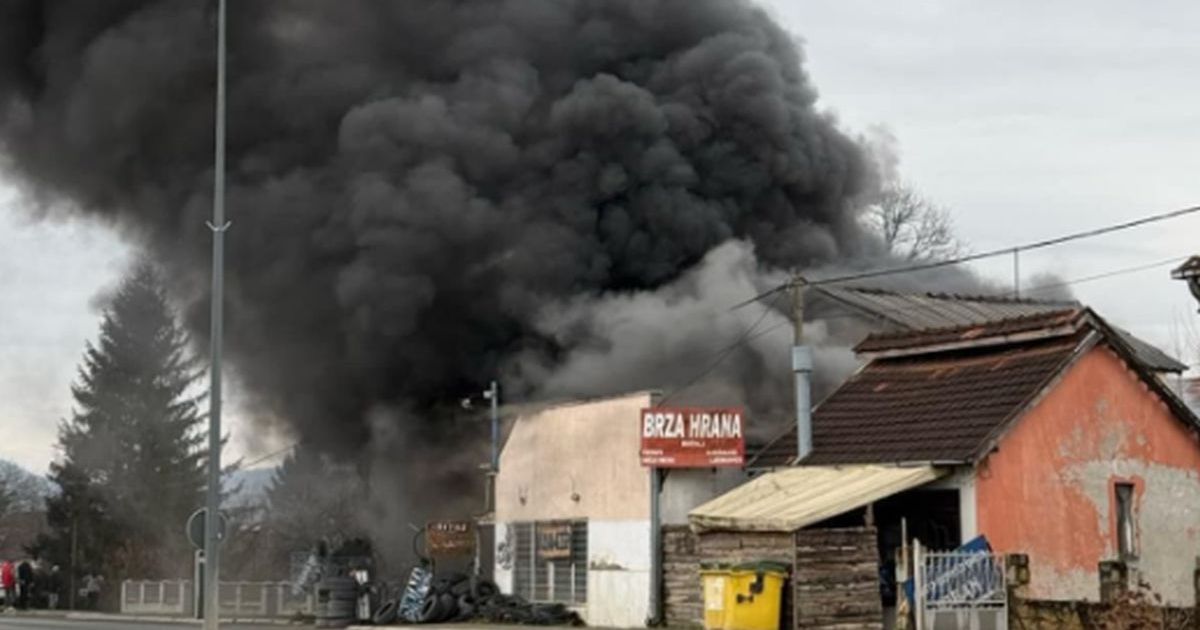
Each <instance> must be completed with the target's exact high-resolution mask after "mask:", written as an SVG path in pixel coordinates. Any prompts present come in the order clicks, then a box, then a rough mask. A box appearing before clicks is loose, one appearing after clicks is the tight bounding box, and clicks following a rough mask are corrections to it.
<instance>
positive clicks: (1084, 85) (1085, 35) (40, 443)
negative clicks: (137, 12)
mask: <svg viewBox="0 0 1200 630" xmlns="http://www.w3.org/2000/svg"><path fill="white" fill-rule="evenodd" d="M763 4H764V5H766V6H767V7H768V9H769V10H770V11H771V12H772V13H774V14H775V15H776V16H777V18H778V19H779V21H780V22H781V23H783V24H784V26H785V27H786V28H788V29H789V30H790V31H792V32H793V33H795V34H796V36H797V38H799V39H800V40H801V41H802V42H803V47H804V50H805V55H806V57H807V68H808V70H809V72H810V74H811V75H812V77H813V80H814V82H815V84H816V86H817V88H818V90H819V91H820V94H821V106H822V108H824V109H825V110H827V111H829V112H830V113H831V114H832V115H834V116H836V117H837V119H838V120H839V121H840V123H841V125H842V126H843V127H844V128H845V129H846V130H848V131H850V132H852V133H865V132H866V131H868V130H869V129H871V128H873V127H876V126H884V127H886V128H887V129H888V130H889V131H890V132H891V133H892V134H893V135H894V136H895V137H896V138H897V139H898V141H899V146H900V151H901V163H900V171H901V173H902V175H903V177H904V178H905V180H906V181H907V182H909V183H910V184H911V185H912V186H914V187H916V188H917V189H919V190H920V191H922V192H923V193H924V194H925V195H927V196H928V197H930V198H932V199H933V200H935V201H936V202H937V203H939V204H941V205H942V206H944V207H946V208H948V209H949V210H950V211H951V213H952V215H953V217H954V220H955V224H956V228H957V231H958V234H959V236H960V237H961V238H962V239H963V240H964V241H966V242H967V244H968V245H969V246H970V248H971V249H972V250H974V251H985V250H991V249H994V248H1000V247H1009V246H1013V245H1019V244H1022V243H1028V242H1032V241H1036V240H1040V239H1043V238H1047V237H1052V236H1057V235H1060V234H1065V233H1069V232H1075V231H1079V230H1083V229H1087V228H1091V227H1099V226H1102V225H1107V224H1111V223H1117V222H1122V221H1126V220H1129V219H1133V218H1138V217H1141V216H1144V215H1148V214H1155V213H1159V212H1165V211H1168V210H1173V209H1176V208H1181V207H1186V206H1192V205H1196V204H1200V182H1198V180H1197V175H1196V174H1197V173H1200V151H1198V150H1197V147H1200V108H1197V107H1196V105H1195V104H1196V103H1197V102H1198V101H1200V84H1197V83H1196V82H1195V81H1194V80H1192V78H1193V77H1194V75H1195V68H1198V67H1200V40H1197V39H1196V38H1195V37H1194V33H1193V29H1192V28H1191V27H1192V25H1194V24H1196V23H1197V22H1198V20H1200V3H1193V2H1181V1H1175V0H1167V1H1163V2H1157V3H1152V4H1151V3H1123V2H1122V3H1118V2H1112V1H1110V0H1063V1H1060V2H1055V3H1044V2H1032V1H1025V0H1020V1H1012V2H984V1H982V0H972V1H961V0H956V1H953V2H951V1H935V0H910V1H908V2H904V3H881V2H875V1H872V2H868V1H866V0H836V1H834V0H820V1H818V0H806V1H804V2H800V1H799V0H764V1H763ZM1197 235H1200V216H1197V215H1193V216H1192V217H1189V218H1184V219H1178V220H1174V221H1171V222H1167V223H1163V224H1158V225H1154V226H1149V227H1144V228H1140V229H1137V230H1132V231H1127V232H1123V233H1119V234H1116V235H1112V236H1107V237H1103V238H1097V239H1090V240H1086V241H1081V242H1077V243H1074V244H1069V245H1064V246H1061V247H1056V248H1053V249H1051V250H1046V251H1042V252H1031V253H1027V254H1024V255H1022V258H1021V269H1022V272H1023V273H1022V275H1023V277H1024V279H1025V280H1024V282H1025V283H1028V282H1029V280H1030V278H1032V276H1034V275H1036V274H1038V273H1043V272H1053V273H1055V274H1057V275H1058V276H1059V277H1060V278H1063V279H1066V280H1072V279H1077V278H1085V277H1089V276H1093V275H1096V274H1104V273H1108V272H1111V271H1117V270H1123V269H1128V268H1131V267H1139V266H1144V265H1147V264H1149V263H1154V262H1159V261H1163V260H1165V259H1169V258H1173V257H1179V258H1182V257H1184V256H1186V255H1190V254H1200V238H1198V237H1197ZM130 257H131V253H130V251H129V250H128V248H127V247H126V246H124V245H123V244H122V243H121V240H120V239H119V238H118V237H117V236H116V235H115V234H113V233H111V232H110V231H109V230H107V229H106V228H105V227H104V226H101V225H94V224H88V223H83V222H79V221H75V222H62V221H37V220H33V219H31V218H30V217H29V216H28V213H27V212H26V209H25V208H23V206H22V204H21V203H20V200H19V198H18V196H17V195H16V194H15V193H14V192H13V191H12V190H11V187H7V188H6V186H5V184H4V183H3V181H0V356H2V357H3V358H2V359H0V458H7V459H11V460H14V461H16V462H18V463H20V464H22V465H24V466H26V467H28V468H30V469H32V470H36V471H44V470H45V469H46V466H47V464H48V463H49V461H50V460H51V458H52V457H53V456H54V451H53V442H54V439H55V432H56V430H57V423H58V421H59V420H60V419H61V418H64V417H66V416H68V415H69V413H70V403H71V398H70V385H71V382H72V381H73V380H74V378H75V376H76V369H77V368H76V366H77V364H78V360H79V358H80V354H81V352H82V351H83V346H84V343H85V342H86V341H87V340H89V339H93V338H94V337H95V335H96V332H97V328H98V323H99V319H98V318H99V313H98V310H97V309H96V307H95V304H96V296H97V295H98V294H100V293H102V292H103V291H105V290H106V289H108V288H111V287H112V286H113V285H114V284H115V283H116V282H117V280H118V278H119V277H120V274H121V271H122V270H123V269H124V267H125V265H126V264H127V263H128V261H129V260H130ZM973 266H974V267H975V268H976V269H977V270H978V271H979V272H980V273H982V274H984V275H986V276H989V277H991V278H994V279H996V280H997V281H1001V282H1011V278H1012V261H1011V260H1010V259H1007V258H1006V259H998V260H994V261H987V262H981V263H976V264H974V265H973ZM1169 271H1170V266H1168V265H1162V266H1158V267H1155V268H1153V269H1149V270H1145V271H1141V272H1137V273H1130V274H1127V275H1121V276H1116V277H1112V278H1107V279H1103V280H1096V281H1093V282H1087V283H1082V284H1078V285H1075V286H1073V287H1072V288H1073V290H1074V291H1075V294H1076V296H1077V297H1078V298H1079V299H1080V300H1082V301H1083V302H1085V303H1087V304H1089V305H1091V306H1092V307H1094V308H1095V309H1096V310H1097V311H1098V312H1100V313H1101V314H1102V315H1104V316H1105V317H1107V318H1109V319H1110V320H1112V321H1113V322H1114V323H1116V324H1118V325H1120V326H1123V327H1125V328H1128V329H1130V330H1132V331H1133V332H1134V333H1135V334H1137V335H1139V336H1142V337H1144V338H1145V339H1147V340H1148V341H1151V342H1153V343H1155V344H1158V345H1160V346H1161V347H1163V348H1165V349H1167V350H1169V351H1172V352H1175V353H1177V354H1183V353H1182V352H1180V349H1179V347H1178V346H1179V345H1180V343H1181V341H1180V340H1181V339H1184V338H1185V337H1186V335H1187V332H1188V330H1189V329H1190V330H1191V331H1195V329H1196V328H1197V326H1198V323H1197V322H1198V321H1200V318H1198V316H1197V315H1196V304H1195V302H1194V301H1193V300H1192V299H1191V298H1190V296H1189V295H1188V294H1187V291H1186V290H1185V288H1184V287H1183V285H1182V283H1180V282H1177V281H1172V280H1171V279H1170V277H1169ZM1184 358H1185V360H1186V361H1187V362H1189V363H1196V362H1200V357H1197V356H1195V355H1194V354H1189V355H1187V356H1185V357H1184ZM229 400H230V411H229V414H228V417H229V418H230V424H231V432H232V440H231V446H230V451H231V455H233V456H234V457H242V456H244V457H246V458H248V459H250V460H253V459H255V458H257V457H259V456H261V455H265V454H269V453H271V452H274V451H275V450H276V449H277V448H278V447H279V445H281V444H286V443H287V440H286V436H264V435H260V434H258V433H257V432H256V431H254V430H253V429H252V428H251V425H250V423H249V422H248V421H247V418H246V417H245V414H244V413H243V412H242V411H241V409H240V405H238V404H237V403H238V387H237V383H236V381H235V382H233V383H231V384H230V395H229ZM264 463H266V464H269V463H272V460H267V461H266V462H264Z"/></svg>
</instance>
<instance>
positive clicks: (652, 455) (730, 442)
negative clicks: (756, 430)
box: [641, 407, 746, 468]
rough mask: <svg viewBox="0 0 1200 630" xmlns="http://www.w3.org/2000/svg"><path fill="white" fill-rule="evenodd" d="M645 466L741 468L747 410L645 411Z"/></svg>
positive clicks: (700, 408)
mask: <svg viewBox="0 0 1200 630" xmlns="http://www.w3.org/2000/svg"><path fill="white" fill-rule="evenodd" d="M641 429H642V449H641V455H642V465H643V466H653V467H655V468H740V467H741V466H743V465H744V464H745V463H746V413H745V411H744V410H743V409H741V408H740V407H728V408H707V407H650V408H648V409H643V410H642V415H641Z"/></svg>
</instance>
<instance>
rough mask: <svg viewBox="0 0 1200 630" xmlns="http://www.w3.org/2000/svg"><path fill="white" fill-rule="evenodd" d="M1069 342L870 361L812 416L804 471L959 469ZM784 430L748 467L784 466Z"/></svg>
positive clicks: (1033, 389) (788, 438)
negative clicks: (870, 466)
mask: <svg viewBox="0 0 1200 630" xmlns="http://www.w3.org/2000/svg"><path fill="white" fill-rule="evenodd" d="M1079 345H1080V339H1079V336H1078V335H1071V336H1069V337H1057V338H1052V339H1046V340H1041V341H1038V342H1035V343H1029V344H1021V345H1020V346H1017V347H1012V346H1007V347H1003V346H992V347H984V348H975V349H972V350H970V351H966V352H956V353H951V354H931V355H922V356H915V357H912V356H910V357H900V358H894V359H877V360H875V361H873V362H871V363H870V364H868V365H867V366H866V367H865V368H863V369H862V370H861V371H859V372H858V373H857V374H855V375H854V376H852V377H851V378H850V379H849V380H848V381H847V382H846V383H845V384H843V385H842V387H841V388H839V389H838V390H837V391H836V392H834V394H833V395H831V396H830V397H829V398H827V399H826V400H825V401H824V402H822V403H821V405H820V406H819V407H818V408H817V409H816V411H815V412H814V415H813V452H812V454H811V455H810V456H809V457H808V458H807V459H806V460H805V462H804V463H805V464H814V465H820V464H845V463H897V462H965V461H970V460H971V459H973V458H974V456H975V454H976V452H977V451H978V450H979V449H980V448H981V447H982V446H983V445H984V443H985V442H986V441H987V440H988V438H989V437H990V436H991V435H992V434H993V432H995V431H997V430H998V429H999V428H1000V427H1002V426H1003V425H1004V424H1005V423H1006V421H1007V420H1008V419H1009V418H1010V417H1013V416H1014V414H1017V413H1019V412H1020V411H1021V410H1022V409H1023V408H1024V406H1025V404H1026V403H1027V402H1028V401H1030V400H1031V399H1033V398H1034V397H1035V396H1037V395H1038V393H1039V392H1041V391H1042V389H1043V388H1044V387H1045V385H1046V384H1047V383H1048V382H1049V381H1050V380H1051V379H1053V378H1054V377H1055V376H1056V375H1057V374H1058V373H1059V372H1060V371H1061V370H1062V368H1063V367H1064V366H1065V365H1066V364H1067V363H1068V362H1069V361H1070V359H1071V357H1072V355H1073V354H1074V353H1075V351H1076V349H1077V348H1078V347H1079ZM795 456H796V433H795V429H794V428H793V429H792V430H791V431H789V432H788V433H787V434H785V435H782V436H780V437H779V438H777V439H776V440H775V441H773V442H771V443H770V444H769V445H767V446H766V447H765V448H764V449H763V450H762V451H760V453H759V455H758V456H757V457H756V459H755V460H754V461H753V462H752V463H751V466H752V467H756V468H771V467H778V466H786V465H789V464H790V463H791V460H792V459H794V458H795Z"/></svg>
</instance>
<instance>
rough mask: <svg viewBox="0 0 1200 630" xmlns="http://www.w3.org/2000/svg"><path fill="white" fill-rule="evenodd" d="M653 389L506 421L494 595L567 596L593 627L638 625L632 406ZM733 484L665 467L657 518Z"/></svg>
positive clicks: (648, 529) (643, 564)
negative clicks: (508, 426) (508, 425)
mask: <svg viewBox="0 0 1200 630" xmlns="http://www.w3.org/2000/svg"><path fill="white" fill-rule="evenodd" d="M654 402H655V394H654V393H652V392H638V393H633V394H627V395H622V396H617V397H612V398H605V399H598V400H588V401H581V402H570V403H564V404H560V405H554V406H546V407H542V408H540V409H538V410H536V411H530V412H527V413H523V414H521V415H519V416H517V418H516V419H515V420H514V422H513V425H512V429H511V432H510V433H509V436H508V440H507V442H506V443H505V445H504V449H503V451H502V452H501V455H500V471H499V474H498V475H497V477H496V502H495V509H496V511H495V527H496V529H495V532H496V533H495V540H496V543H495V553H496V555H495V578H496V581H497V583H498V584H499V585H500V587H501V589H502V590H503V591H505V592H512V593H517V594H519V595H522V596H524V597H526V598H527V599H530V600H532V601H552V602H564V603H569V604H571V605H572V607H574V608H575V609H576V610H578V611H579V613H580V615H582V616H583V618H584V619H585V620H586V621H587V623H588V625H592V626H607V627H642V626H643V625H644V624H645V622H646V619H647V618H648V617H650V616H651V614H652V612H653V611H652V595H653V593H654V587H653V585H656V584H658V578H657V577H656V576H652V570H653V564H654V563H653V562H652V560H651V556H652V554H651V550H652V549H653V544H654V542H653V538H652V525H651V522H652V521H651V483H652V481H651V479H652V478H651V473H650V471H649V470H648V469H647V468H644V467H643V466H642V465H641V462H640V458H639V446H640V436H641V433H640V428H639V418H640V412H641V410H642V409H644V408H646V407H650V406H653V404H654ZM741 480H742V474H741V472H740V471H731V470H723V471H717V470H713V469H697V470H671V471H669V472H668V473H667V474H665V475H664V479H663V486H662V492H661V494H660V501H661V505H660V510H659V512H660V515H661V521H662V523H663V524H684V523H687V513H688V511H689V510H691V509H692V508H694V507H696V506H697V505H700V504H701V503H703V502H705V501H706V500H708V499H710V498H712V497H714V496H717V495H719V494H721V493H723V492H724V491H725V490H728V489H729V488H731V487H733V486H734V485H736V484H737V483H739V482H740V481H741Z"/></svg>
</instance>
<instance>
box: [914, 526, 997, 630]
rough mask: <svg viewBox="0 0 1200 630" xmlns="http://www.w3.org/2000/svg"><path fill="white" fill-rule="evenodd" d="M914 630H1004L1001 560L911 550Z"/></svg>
mask: <svg viewBox="0 0 1200 630" xmlns="http://www.w3.org/2000/svg"><path fill="white" fill-rule="evenodd" d="M913 552H914V558H913V560H914V562H913V564H914V565H915V566H916V569H917V570H916V575H915V576H914V577H915V579H916V582H915V585H914V586H915V588H914V590H915V593H914V595H915V598H914V599H915V605H916V619H917V630H957V629H958V628H964V629H970V630H1007V629H1008V589H1007V586H1006V582H1005V571H1004V557H1003V556H999V555H995V554H991V553H984V552H972V551H926V550H924V549H922V548H921V546H920V544H918V545H916V547H915V548H914V549H913Z"/></svg>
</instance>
